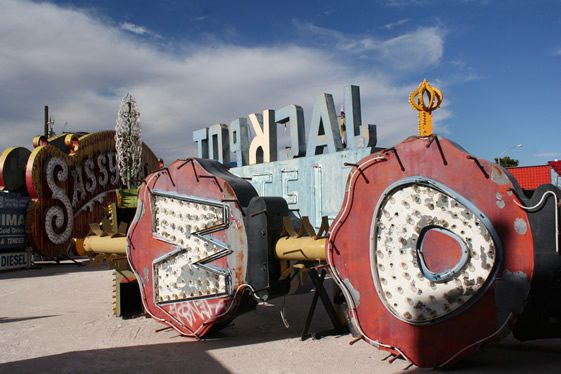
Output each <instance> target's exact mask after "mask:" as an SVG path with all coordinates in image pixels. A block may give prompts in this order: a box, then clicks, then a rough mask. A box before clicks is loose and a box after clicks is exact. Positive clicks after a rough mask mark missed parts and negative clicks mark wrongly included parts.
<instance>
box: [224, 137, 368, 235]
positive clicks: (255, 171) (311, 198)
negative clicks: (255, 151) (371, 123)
mask: <svg viewBox="0 0 561 374" xmlns="http://www.w3.org/2000/svg"><path fill="white" fill-rule="evenodd" d="M371 152H372V150H371V148H360V149H355V150H348V151H342V152H336V153H329V154H325V155H318V156H311V157H303V158H296V159H292V160H285V161H277V162H271V163H267V164H257V165H249V166H244V167H238V168H232V169H230V171H231V172H232V173H233V174H235V175H238V176H240V177H242V178H245V179H248V181H249V182H250V183H251V184H252V185H253V187H255V189H256V190H257V192H258V193H259V196H280V197H283V198H284V199H285V200H286V201H287V202H288V208H289V209H291V210H297V211H298V214H299V215H301V216H309V217H310V222H311V223H312V225H313V226H314V227H315V228H316V229H318V228H319V226H320V225H321V217H322V216H328V217H329V219H330V220H333V218H335V216H336V215H337V213H338V212H339V210H340V209H341V204H342V202H343V197H344V194H345V182H346V180H347V176H348V175H349V172H350V171H351V169H352V166H349V164H355V163H357V162H358V161H359V160H361V159H362V158H364V157H366V156H367V155H369V154H370V153H371Z"/></svg>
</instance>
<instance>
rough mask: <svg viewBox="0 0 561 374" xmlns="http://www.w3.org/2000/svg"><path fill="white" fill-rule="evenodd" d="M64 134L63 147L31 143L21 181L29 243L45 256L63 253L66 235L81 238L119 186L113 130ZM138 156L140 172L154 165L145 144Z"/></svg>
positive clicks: (68, 239) (68, 238)
mask: <svg viewBox="0 0 561 374" xmlns="http://www.w3.org/2000/svg"><path fill="white" fill-rule="evenodd" d="M69 135H71V134H69ZM65 138H67V139H68V140H69V141H66V142H65V146H66V148H65V147H63V146H61V145H60V144H57V143H55V142H52V143H50V144H47V145H39V146H37V147H36V148H35V149H34V150H33V151H32V152H31V154H30V155H29V156H28V159H27V164H26V167H25V174H24V175H25V186H26V189H27V193H28V194H29V196H30V197H31V198H32V201H31V203H30V205H29V208H28V211H27V215H26V232H27V236H28V240H29V244H30V245H31V247H33V249H34V250H35V251H36V252H37V253H39V254H40V255H43V256H46V257H56V256H60V255H62V254H66V253H67V251H68V249H69V247H70V245H71V241H72V238H80V237H84V236H85V235H86V234H87V232H88V230H89V224H90V223H92V222H99V221H100V220H101V219H102V217H103V214H104V209H105V207H106V206H107V204H109V203H111V202H114V201H115V200H116V193H115V192H116V190H117V189H119V188H120V187H121V182H120V178H119V170H118V167H117V161H116V154H115V132H114V131H102V132H97V133H92V134H85V135H81V136H75V135H73V136H70V137H69V136H68V135H66V136H65ZM7 156H8V157H3V158H2V159H0V174H2V175H4V182H6V180H5V179H6V173H3V170H4V169H7V168H8V167H9V165H7V162H2V161H4V160H8V159H10V157H9V155H7ZM142 159H143V163H142V165H143V170H142V171H141V174H142V175H147V174H148V173H150V172H152V171H154V170H155V169H157V168H158V159H157V157H156V155H154V153H153V152H152V151H151V150H150V149H149V148H148V147H147V146H146V145H144V147H143V151H142ZM14 175H15V176H14V178H16V177H17V173H15V174H14ZM5 185H6V183H5V184H4V186H5Z"/></svg>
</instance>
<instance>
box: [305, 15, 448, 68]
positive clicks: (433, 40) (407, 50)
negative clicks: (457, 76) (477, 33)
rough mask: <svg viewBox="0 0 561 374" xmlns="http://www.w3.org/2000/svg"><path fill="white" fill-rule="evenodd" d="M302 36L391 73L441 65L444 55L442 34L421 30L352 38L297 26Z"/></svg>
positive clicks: (438, 29)
mask: <svg viewBox="0 0 561 374" xmlns="http://www.w3.org/2000/svg"><path fill="white" fill-rule="evenodd" d="M299 27H300V29H301V30H302V31H303V32H306V33H308V34H312V35H316V36H318V37H320V38H323V39H328V40H329V41H333V42H335V47H336V48H337V49H339V50H340V51H343V52H345V53H349V54H355V55H358V56H360V57H362V58H368V59H373V60H376V61H377V62H380V63H382V64H384V66H385V67H386V68H387V69H390V70H405V71H412V70H415V71H419V70H422V69H424V68H428V67H433V66H436V65H438V64H439V63H440V61H441V60H442V57H443V55H444V37H445V35H446V32H445V30H443V29H441V28H439V27H420V28H418V29H417V30H415V31H413V32H409V33H404V34H401V35H398V36H396V37H393V38H388V39H380V38H377V37H374V36H371V35H365V36H359V37H357V36H354V35H347V34H344V33H341V32H339V31H336V30H331V29H326V28H323V27H319V26H316V25H314V24H311V23H304V24H301V25H299Z"/></svg>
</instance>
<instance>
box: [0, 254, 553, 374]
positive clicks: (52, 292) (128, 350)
mask: <svg viewBox="0 0 561 374" xmlns="http://www.w3.org/2000/svg"><path fill="white" fill-rule="evenodd" d="M111 293H112V273H111V271H110V270H107V269H106V268H96V267H92V266H81V267H78V266H76V265H74V264H72V263H61V264H58V265H57V264H54V263H39V264H36V268H35V269H30V270H19V271H10V272H4V273H0V300H1V301H0V372H2V373H29V372H47V373H49V372H52V373H79V372H80V373H82V372H87V373H90V372H91V373H103V372H133V371H139V372H148V373H156V372H162V373H163V372H164V371H172V372H184V373H313V372H321V373H325V372H330V373H399V372H401V373H403V372H404V369H405V368H407V366H408V363H407V362H405V361H403V360H396V361H395V362H394V363H393V364H389V363H388V362H387V361H382V359H383V358H384V357H386V354H385V353H384V352H381V351H378V350H376V349H375V348H373V347H371V346H370V345H368V344H366V343H364V342H362V341H360V342H357V343H356V344H354V345H352V346H351V345H349V342H350V341H352V340H353V338H352V336H351V335H349V334H347V335H343V336H328V337H324V338H322V339H320V340H311V339H308V340H306V341H301V340H300V338H299V336H300V333H301V330H302V328H303V325H304V321H305V317H306V313H307V310H308V306H309V304H310V302H311V295H301V296H292V297H286V298H285V299H284V303H285V311H286V317H287V319H288V322H289V324H290V327H289V328H285V326H284V324H283V322H282V320H281V317H280V309H281V306H282V304H283V298H281V299H275V300H273V302H274V303H275V305H274V306H259V307H258V308H257V310H256V311H253V312H250V313H247V314H245V315H242V316H240V317H239V318H237V319H236V320H235V321H234V324H233V325H231V326H229V327H227V328H225V329H224V330H222V331H221V332H220V333H218V334H217V335H216V336H214V337H213V338H211V339H207V340H204V341H196V340H194V339H190V338H185V337H181V336H178V334H177V333H176V332H174V331H172V330H165V331H160V332H158V331H157V330H159V329H161V328H162V327H163V325H161V324H159V323H157V322H155V321H153V320H151V319H150V318H144V317H141V318H136V319H129V320H123V319H120V318H116V317H113V316H112V312H111V310H112V305H111V303H112V301H111ZM329 328H330V324H329V319H328V318H327V316H326V315H325V313H324V312H323V307H322V306H319V307H318V310H317V312H316V318H315V319H314V322H313V324H312V331H323V330H326V329H329ZM416 371H419V369H416V368H415V367H411V368H408V369H407V372H416ZM530 371H534V372H539V373H542V372H552V373H553V372H555V373H559V372H560V371H561V340H559V339H556V340H549V341H536V342H531V343H520V342H517V341H515V340H513V339H512V338H507V339H506V340H504V341H502V342H501V343H499V344H494V345H490V346H487V347H484V348H482V349H481V350H480V351H479V352H477V353H476V354H474V355H472V356H470V357H468V358H467V359H465V360H464V361H462V362H461V363H460V364H459V365H457V366H456V367H455V368H454V369H453V370H452V372H457V373H485V372H509V373H512V372H520V373H527V372H530Z"/></svg>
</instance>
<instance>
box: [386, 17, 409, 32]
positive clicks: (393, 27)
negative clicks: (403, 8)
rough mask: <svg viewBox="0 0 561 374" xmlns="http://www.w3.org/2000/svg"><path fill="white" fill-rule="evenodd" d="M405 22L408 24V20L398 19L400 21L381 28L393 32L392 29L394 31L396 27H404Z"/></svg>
mask: <svg viewBox="0 0 561 374" xmlns="http://www.w3.org/2000/svg"><path fill="white" fill-rule="evenodd" d="M407 22H409V20H408V19H400V20H398V21H395V22H390V23H387V24H385V25H384V26H382V27H383V28H384V29H386V30H393V29H395V28H396V27H398V26H402V25H405V24H406V23H407Z"/></svg>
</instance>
